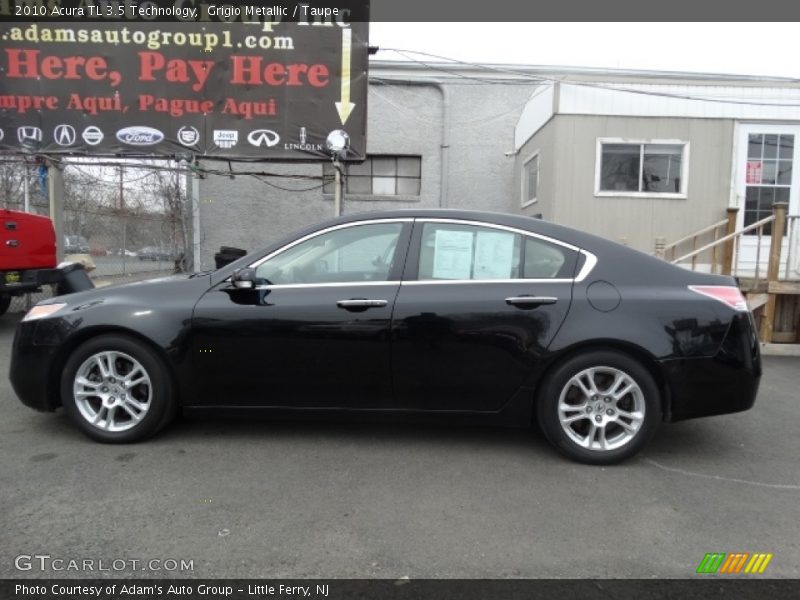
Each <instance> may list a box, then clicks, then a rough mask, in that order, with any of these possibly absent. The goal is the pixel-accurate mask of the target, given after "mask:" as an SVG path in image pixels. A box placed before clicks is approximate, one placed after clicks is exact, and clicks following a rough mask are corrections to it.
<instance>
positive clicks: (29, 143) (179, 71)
mask: <svg viewBox="0 0 800 600" xmlns="http://www.w3.org/2000/svg"><path fill="white" fill-rule="evenodd" d="M367 1H368V0H360V1H359V2H358V3H357V5H356V3H354V2H353V1H352V0H344V1H343V2H342V3H340V5H339V6H338V7H336V8H326V9H324V11H323V12H319V13H317V12H315V13H314V14H310V13H307V12H305V13H302V14H295V15H294V16H290V17H286V18H284V16H283V15H282V13H281V12H280V11H281V10H282V7H281V6H278V5H276V6H272V7H270V6H263V5H253V6H249V5H241V6H238V5H219V6H216V7H215V9H216V10H222V9H223V8H226V9H228V10H237V11H241V14H240V15H238V16H237V15H234V14H232V15H229V18H230V22H223V23H220V22H206V21H202V20H197V21H192V22H182V23H179V22H158V23H147V22H142V21H112V22H99V21H85V22H82V21H76V20H71V21H63V22H52V21H37V22H33V21H27V22H5V23H0V40H1V41H0V48H2V50H1V51H0V136H2V137H0V148H4V149H6V150H14V151H23V152H40V153H48V154H50V153H71V154H72V153H77V154H93V155H106V156H107V155H123V156H143V155H145V156H186V155H187V154H188V153H191V154H192V155H194V156H201V157H211V158H214V157H216V158H224V159H261V160H318V159H320V158H325V157H329V156H330V152H329V150H328V148H327V146H326V140H327V138H328V136H329V135H330V134H331V132H334V131H339V132H344V134H341V133H340V134H339V135H337V136H335V137H337V139H339V140H342V139H344V140H346V142H347V144H348V147H347V149H346V151H345V152H343V153H342V154H343V155H344V156H343V157H344V158H345V159H346V160H363V158H364V157H365V153H366V116H367V62H368V59H367V55H368V22H367V19H366V18H364V19H363V20H361V21H352V20H350V16H351V15H353V14H357V15H358V17H359V18H362V17H364V16H366V15H367V12H368V8H369V7H368V3H367ZM348 2H350V4H348ZM211 6H213V5H211ZM300 6H301V7H302V6H305V7H306V8H305V9H302V8H301V10H311V9H312V8H313V6H309V5H300ZM206 8H207V9H208V7H206ZM270 10H272V11H274V12H275V14H272V13H269V11H270ZM319 10H322V9H319ZM246 11H250V12H249V13H247V14H245V13H246Z"/></svg>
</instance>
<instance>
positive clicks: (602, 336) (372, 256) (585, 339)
mask: <svg viewBox="0 0 800 600" xmlns="http://www.w3.org/2000/svg"><path fill="white" fill-rule="evenodd" d="M760 377H761V362H760V356H759V346H758V339H757V336H756V333H755V328H754V326H753V320H752V315H751V313H750V312H749V311H748V309H747V305H746V303H745V301H744V299H743V297H742V295H741V293H740V291H739V289H738V288H737V286H736V283H735V281H734V280H733V279H732V278H731V277H724V276H719V275H709V274H702V273H695V272H690V271H687V270H684V269H682V268H679V267H675V266H672V265H670V264H669V263H666V262H664V261H661V260H659V259H656V258H653V257H651V256H647V255H645V254H642V253H640V252H637V251H634V250H631V249H629V248H625V247H623V246H620V245H618V244H615V243H613V242H609V241H607V240H604V239H601V238H598V237H595V236H593V235H589V234H586V233H582V232H579V231H576V230H573V229H569V228H566V227H561V226H558V225H554V224H551V223H547V222H544V221H540V220H536V219H532V218H527V217H521V216H513V215H502V214H491V213H482V212H466V211H446V210H418V211H413V212H409V211H389V212H380V213H370V214H360V215H351V216H346V217H342V218H339V219H337V220H334V221H330V222H328V223H323V224H321V225H317V226H314V227H310V228H308V229H306V230H304V231H301V232H299V233H297V234H296V235H293V236H291V237H289V238H287V239H285V240H283V241H281V242H279V243H276V244H274V245H272V246H270V247H268V248H266V249H264V250H261V251H259V252H255V253H252V254H249V255H247V256H244V257H243V258H241V259H239V260H237V261H235V262H233V263H231V264H229V265H227V266H225V267H223V268H221V269H218V270H216V271H212V272H205V273H193V274H191V275H182V276H174V277H169V278H163V279H156V280H151V281H145V282H139V283H133V284H128V285H120V286H116V287H111V288H105V289H98V290H89V291H85V292H79V293H75V294H71V295H67V296H60V297H56V298H51V299H48V300H46V301H43V302H41V303H39V304H37V305H36V306H34V307H33V308H32V309H31V311H30V312H29V313H28V314H27V315H26V316H25V317H24V319H23V320H22V321H21V322H20V324H19V327H18V329H17V332H16V337H15V340H14V348H13V354H12V360H11V381H12V384H13V386H14V389H15V391H16V393H17V395H18V396H19V398H20V399H21V400H22V402H23V403H25V404H26V405H28V406H30V407H33V408H35V409H39V410H54V409H56V408H57V407H59V406H63V408H64V410H65V411H66V412H67V413H68V414H69V415H70V417H71V418H72V420H73V421H74V422H75V424H76V425H77V426H78V427H79V428H80V429H81V430H83V432H84V433H86V434H87V435H88V436H89V437H91V438H93V439H95V440H98V441H101V442H133V441H136V440H141V439H143V438H146V437H148V436H150V435H153V434H154V433H156V432H157V431H159V430H160V429H162V428H163V427H164V426H166V425H167V424H168V423H169V422H170V420H171V419H172V418H173V417H174V416H175V415H176V413H177V412H178V411H184V412H187V413H188V412H192V413H195V414H197V413H220V412H234V411H235V412H240V413H245V412H246V411H250V412H251V413H260V414H269V415H272V416H280V417H289V416H297V415H301V414H302V415H309V414H312V415H316V416H317V417H320V416H340V415H342V414H353V413H358V414H373V415H378V414H381V415H384V416H387V415H388V416H392V417H400V416H403V417H407V416H413V417H427V418H430V417H434V416H436V417H446V418H448V419H456V420H467V421H473V422H481V423H492V424H496V425H506V426H515V427H528V426H530V425H531V424H533V423H538V425H539V427H540V428H541V429H542V431H543V433H544V435H545V436H546V438H547V439H548V440H549V441H550V442H551V443H552V444H553V446H555V447H556V448H557V449H558V450H560V451H561V452H563V453H564V454H566V455H567V456H569V457H570V458H572V459H575V460H578V461H582V462H586V463H594V464H607V463H613V462H617V461H620V460H623V459H625V458H627V457H630V456H632V455H633V454H635V453H636V452H637V451H638V450H640V449H641V448H642V447H643V446H644V445H645V444H646V443H647V441H648V440H649V439H650V438H651V437H652V436H653V434H654V432H655V431H656V428H657V427H658V425H659V423H661V422H662V421H668V422H671V421H680V420H682V419H690V418H695V417H703V416H709V415H718V414H724V413H732V412H737V411H742V410H746V409H749V408H750V407H751V406H752V405H753V402H754V400H755V396H756V392H757V389H758V384H759V380H760Z"/></svg>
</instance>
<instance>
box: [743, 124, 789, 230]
mask: <svg viewBox="0 0 800 600" xmlns="http://www.w3.org/2000/svg"><path fill="white" fill-rule="evenodd" d="M793 161H794V135H792V134H786V133H782V134H762V133H751V134H750V135H749V136H748V139H747V173H746V177H747V178H746V180H745V186H746V191H745V194H746V195H745V201H744V224H745V227H746V226H747V225H752V224H753V223H755V222H756V221H760V220H761V219H764V218H766V217H768V216H770V215H771V214H772V205H773V204H775V203H776V202H789V194H790V193H791V189H792V164H793ZM763 234H764V235H771V234H772V223H767V224H766V225H765V226H764V229H763ZM745 235H758V229H753V230H751V231H748V232H747V233H746V234H745Z"/></svg>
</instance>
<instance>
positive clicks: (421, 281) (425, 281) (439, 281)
mask: <svg viewBox="0 0 800 600" xmlns="http://www.w3.org/2000/svg"><path fill="white" fill-rule="evenodd" d="M465 283H481V284H487V283H572V279H412V280H409V281H401V282H400V285H401V286H404V285H452V284H465Z"/></svg>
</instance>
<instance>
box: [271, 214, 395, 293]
mask: <svg viewBox="0 0 800 600" xmlns="http://www.w3.org/2000/svg"><path fill="white" fill-rule="evenodd" d="M402 228H403V224H402V223H373V224H366V225H356V226H353V227H345V228H343V229H336V230H334V231H329V232H328V233H323V234H321V235H318V236H315V237H313V238H311V239H308V240H305V241H304V242H301V243H299V244H297V245H295V246H292V247H291V248H288V249H287V250H284V251H283V252H281V253H280V254H277V255H275V256H273V257H272V258H270V259H268V260H266V261H265V262H263V263H261V264H260V265H259V266H258V267H257V268H256V276H257V277H258V278H260V279H266V280H267V281H269V283H271V284H274V285H289V284H315V283H344V282H354V283H358V282H365V281H388V280H389V273H390V272H391V269H392V265H393V264H394V259H395V250H396V249H397V242H398V240H399V239H400V232H401V230H402Z"/></svg>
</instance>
